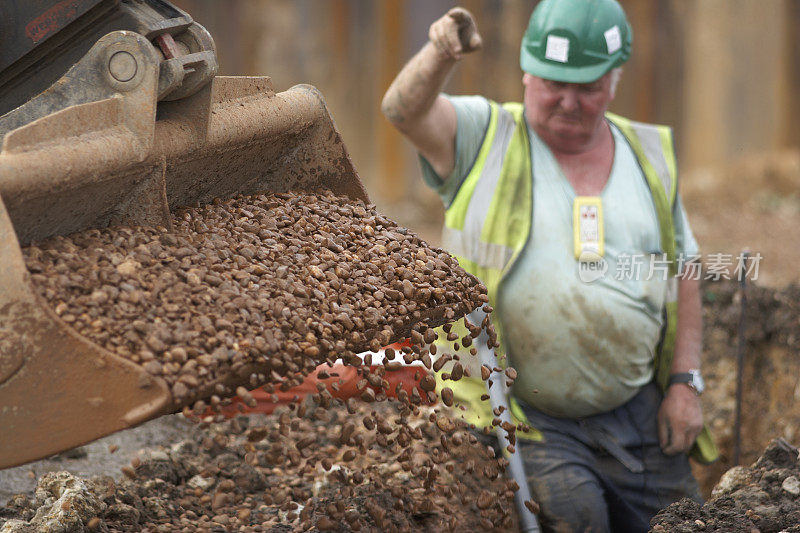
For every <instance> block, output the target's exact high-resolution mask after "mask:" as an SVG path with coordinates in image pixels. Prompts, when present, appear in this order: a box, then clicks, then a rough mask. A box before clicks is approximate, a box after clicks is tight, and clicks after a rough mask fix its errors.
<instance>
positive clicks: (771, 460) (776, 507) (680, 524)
mask: <svg viewBox="0 0 800 533" xmlns="http://www.w3.org/2000/svg"><path fill="white" fill-rule="evenodd" d="M798 496H800V456H799V455H798V450H797V448H795V447H793V446H791V445H789V444H788V443H787V442H786V441H785V440H783V439H776V440H773V441H772V442H770V444H769V445H768V446H767V449H766V450H765V451H764V453H763V455H762V456H761V457H760V458H759V459H758V461H756V462H755V463H754V464H753V465H752V466H751V467H749V468H745V467H740V466H737V467H734V468H732V469H731V470H729V471H728V472H726V473H725V475H724V476H722V479H720V482H719V483H718V484H717V486H715V487H714V490H713V496H712V498H711V499H710V500H709V501H708V502H706V503H705V504H704V505H702V506H700V505H699V504H697V503H696V502H694V501H692V500H689V499H685V500H682V501H680V502H678V503H674V504H672V505H670V506H669V507H667V508H666V509H664V510H663V511H661V512H660V513H658V514H657V515H656V516H655V518H653V520H652V521H651V525H652V527H653V529H652V531H671V532H677V533H688V532H692V531H727V532H730V533H738V532H742V533H752V532H753V531H760V532H762V533H767V532H778V531H785V532H787V533H789V532H800V498H798Z"/></svg>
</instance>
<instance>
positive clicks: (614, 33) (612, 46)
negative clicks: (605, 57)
mask: <svg viewBox="0 0 800 533" xmlns="http://www.w3.org/2000/svg"><path fill="white" fill-rule="evenodd" d="M603 35H605V36H606V46H607V47H608V53H609V54H613V53H614V52H616V51H617V50H619V49H620V48H622V36H621V35H620V34H619V26H617V25H616V24H615V25H614V26H611V27H610V28H609V29H608V30H606V32H605V33H604V34H603Z"/></svg>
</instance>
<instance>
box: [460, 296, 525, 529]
mask: <svg viewBox="0 0 800 533" xmlns="http://www.w3.org/2000/svg"><path fill="white" fill-rule="evenodd" d="M485 316H486V313H484V312H483V311H482V310H480V309H476V310H475V311H473V312H472V313H470V314H469V315H468V317H467V318H468V319H469V321H470V322H472V323H473V324H480V323H481V322H483V318H484V317H485ZM488 340H489V336H488V335H487V334H486V332H485V331H481V334H480V335H479V336H478V338H477V339H475V341H474V342H473V345H474V346H475V347H476V348H477V349H478V357H479V358H480V362H481V364H483V365H486V366H488V367H489V368H492V369H494V368H499V365H498V364H497V357H496V356H495V353H494V349H490V348H488V347H487V345H486V342H487V341H488ZM489 379H490V380H491V381H492V383H493V385H492V386H491V387H488V383H487V388H488V390H489V402H490V403H491V405H492V409H498V410H500V411H502V412H501V413H500V416H499V417H498V418H500V420H501V421H503V422H509V423H511V415H510V411H509V409H508V401H507V398H506V395H507V394H508V390H507V389H508V388H507V387H506V376H505V374H504V373H502V372H492V375H491V376H490V378H489ZM501 407H502V409H500V408H501ZM495 433H496V435H497V440H498V442H499V443H500V448H501V449H502V450H505V449H506V447H507V446H508V445H509V444H511V442H510V441H509V440H508V438H507V436H506V432H505V430H504V429H503V428H502V427H501V426H497V430H496V431H495ZM504 453H506V456H507V458H508V475H509V476H510V477H511V479H513V480H514V481H516V482H517V485H519V490H517V491H516V492H515V493H514V503H515V504H516V506H517V515H518V516H519V529H520V531H522V532H523V533H539V531H541V530H540V529H539V521H538V520H537V519H536V515H535V514H533V513H532V512H531V511H530V509H528V508H527V507H526V506H525V502H526V501H528V500H530V499H531V491H530V487H528V477H527V476H526V475H525V465H524V464H523V462H522V457H521V456H520V454H519V452H518V451H515V452H514V453H511V454H509V453H507V452H504Z"/></svg>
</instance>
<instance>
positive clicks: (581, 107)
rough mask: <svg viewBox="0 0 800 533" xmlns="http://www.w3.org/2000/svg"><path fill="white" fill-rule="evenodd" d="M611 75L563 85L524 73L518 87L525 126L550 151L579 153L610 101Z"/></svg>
mask: <svg viewBox="0 0 800 533" xmlns="http://www.w3.org/2000/svg"><path fill="white" fill-rule="evenodd" d="M612 75H613V74H612V73H611V72H609V73H608V74H606V75H605V76H603V77H602V78H600V79H598V80H597V81H594V82H592V83H564V82H560V81H553V80H546V79H543V78H537V77H536V76H533V75H531V74H527V73H526V74H525V75H524V76H523V77H522V84H523V85H524V86H525V116H526V117H527V119H528V122H529V123H530V125H531V127H532V128H533V129H534V130H535V131H536V133H537V134H538V135H539V136H540V137H542V139H543V140H544V141H545V142H546V143H547V144H548V145H549V146H550V147H551V148H553V149H556V150H559V151H564V152H580V151H582V150H585V149H587V148H589V147H591V145H592V142H593V141H594V140H595V139H597V138H599V133H600V132H601V127H602V124H603V115H604V114H605V112H606V110H607V109H608V106H609V104H610V103H611V101H612V100H613V99H614V94H613V90H612Z"/></svg>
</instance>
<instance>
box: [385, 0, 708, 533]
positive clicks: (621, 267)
mask: <svg viewBox="0 0 800 533" xmlns="http://www.w3.org/2000/svg"><path fill="white" fill-rule="evenodd" d="M631 43H632V31H631V28H630V25H629V23H628V21H627V18H626V16H625V13H624V11H623V9H622V8H621V6H620V5H619V4H618V3H617V2H616V1H615V0H544V1H542V2H541V3H540V4H539V5H538V6H537V7H536V9H535V10H534V12H533V14H532V15H531V18H530V23H529V25H528V29H527V31H526V33H525V35H524V37H523V40H522V49H521V54H520V65H521V68H522V71H523V76H522V85H523V102H524V103H522V104H518V103H511V104H504V105H499V104H497V103H495V102H491V101H489V100H487V99H486V98H483V97H480V96H466V97H463V96H462V97H453V96H448V95H445V94H441V90H442V87H443V85H444V83H445V81H446V80H447V78H448V75H449V74H450V72H451V71H452V70H453V68H454V67H455V65H456V64H457V63H458V62H459V61H460V60H461V59H462V58H463V57H464V56H465V55H467V54H470V53H472V52H475V51H477V50H479V49H480V48H481V45H482V39H481V37H480V34H479V32H478V29H477V26H476V23H475V21H474V19H473V17H472V15H471V14H470V13H469V12H468V11H466V10H464V9H461V8H455V9H451V10H450V11H448V12H447V14H445V15H444V16H443V17H441V18H440V19H438V20H437V21H435V22H434V23H433V24H432V25H431V26H430V31H429V42H428V43H427V44H426V45H425V46H424V47H423V48H422V50H420V51H419V52H418V53H417V54H416V55H415V56H414V57H413V58H412V59H411V60H410V61H409V63H408V64H407V65H406V66H405V67H404V68H403V69H402V71H401V72H400V73H399V74H398V76H397V78H396V79H395V80H394V82H393V83H392V85H391V87H390V88H389V90H388V91H387V92H386V95H385V97H384V99H383V106H382V109H383V112H384V114H385V115H386V117H387V118H388V119H389V120H390V121H391V122H392V123H393V124H394V125H395V126H396V127H397V129H398V130H399V131H400V132H401V133H403V134H404V135H405V136H406V137H407V138H408V139H409V140H410V141H411V142H412V143H413V144H414V146H415V147H416V148H417V150H418V151H419V153H420V156H421V163H422V168H423V175H424V179H425V182H426V183H427V184H428V185H429V186H431V187H432V188H433V189H434V190H436V191H437V192H438V193H439V195H440V196H441V198H442V201H443V202H444V205H445V207H446V215H445V229H444V239H443V240H444V245H445V247H446V248H448V249H449V251H450V252H451V253H453V254H454V255H455V256H456V257H457V258H458V260H459V262H460V264H461V265H462V266H463V267H464V268H465V269H467V270H468V271H470V272H472V273H473V274H475V275H476V276H478V277H479V278H481V280H482V281H483V282H484V284H485V285H486V286H487V288H488V290H489V295H490V302H491V303H492V305H493V306H494V309H495V312H494V317H495V318H494V320H495V323H496V325H497V327H498V331H499V334H500V339H501V341H500V343H501V350H504V352H505V354H506V356H507V357H508V360H509V363H510V364H511V365H512V366H513V367H514V368H515V369H516V370H517V372H518V378H517V379H516V382H515V383H514V385H513V387H512V389H511V392H510V398H509V400H510V404H511V411H512V412H513V413H514V415H515V418H516V420H517V421H519V422H524V423H527V424H530V426H532V427H533V428H535V429H536V432H532V433H531V435H532V438H531V439H529V440H528V439H522V438H519V437H520V435H518V446H517V449H518V450H519V451H520V452H521V453H522V457H523V460H524V464H525V467H526V472H527V479H528V483H529V485H530V488H531V491H532V492H533V494H534V497H535V498H536V499H537V501H538V502H539V504H540V505H541V514H540V517H539V518H540V521H541V524H542V527H543V528H544V529H545V530H552V531H589V530H590V531H647V530H648V529H649V521H650V519H651V518H652V517H653V515H654V514H655V513H656V512H657V511H658V510H659V509H661V508H663V507H665V506H667V505H669V504H670V503H672V502H674V501H676V500H678V499H680V498H683V497H689V498H693V499H695V500H699V499H700V497H699V495H698V490H697V483H696V481H695V480H694V478H693V476H692V473H691V470H690V467H689V462H688V458H687V453H686V452H689V451H690V450H692V453H693V456H695V457H697V458H698V459H700V460H702V461H706V462H710V461H712V460H714V459H715V458H716V454H717V451H716V448H715V447H714V444H713V442H712V441H711V440H710V438H709V435H708V433H707V431H706V430H705V429H704V428H703V416H702V412H701V406H700V399H699V397H698V396H699V394H700V393H701V392H702V389H703V385H702V378H701V377H700V370H699V369H700V354H701V345H702V331H701V329H702V328H701V305H700V288H699V281H697V280H696V279H692V278H694V277H696V276H690V275H688V272H687V270H688V269H687V267H686V265H683V264H681V261H680V260H681V258H684V257H696V255H697V253H698V247H697V243H696V241H695V239H694V237H693V235H692V232H691V230H690V227H689V224H688V221H687V219H686V214H685V213H684V210H683V207H682V206H681V202H680V199H679V198H678V195H677V173H676V163H675V156H674V151H673V144H672V136H671V131H670V130H669V129H668V128H666V127H663V126H652V125H647V124H641V123H636V122H632V121H630V120H627V119H624V118H622V117H619V116H616V115H612V114H610V113H608V112H607V109H608V107H609V104H610V103H611V102H612V100H613V98H614V94H615V90H616V86H617V82H618V81H619V77H620V74H621V68H620V67H621V65H622V64H623V63H625V61H626V60H627V59H628V57H629V56H630V53H631ZM695 266H696V265H695ZM472 375H473V376H476V375H478V376H479V375H480V374H479V373H475V372H473V373H472ZM448 386H451V387H452V388H453V389H454V391H455V392H456V396H457V399H458V400H459V401H460V403H461V404H462V405H463V406H465V407H467V411H466V413H465V415H464V416H465V418H466V419H467V421H468V422H471V423H473V424H475V425H476V426H477V427H479V428H480V427H481V426H486V425H487V424H488V423H489V421H491V420H492V417H493V415H492V414H491V412H488V413H487V412H486V409H487V407H488V406H487V405H486V402H481V401H480V398H479V397H480V396H481V395H483V394H485V393H486V386H485V385H484V384H482V383H480V382H478V383H476V382H475V380H474V379H473V380H469V379H462V380H460V381H459V382H456V383H453V382H448Z"/></svg>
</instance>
